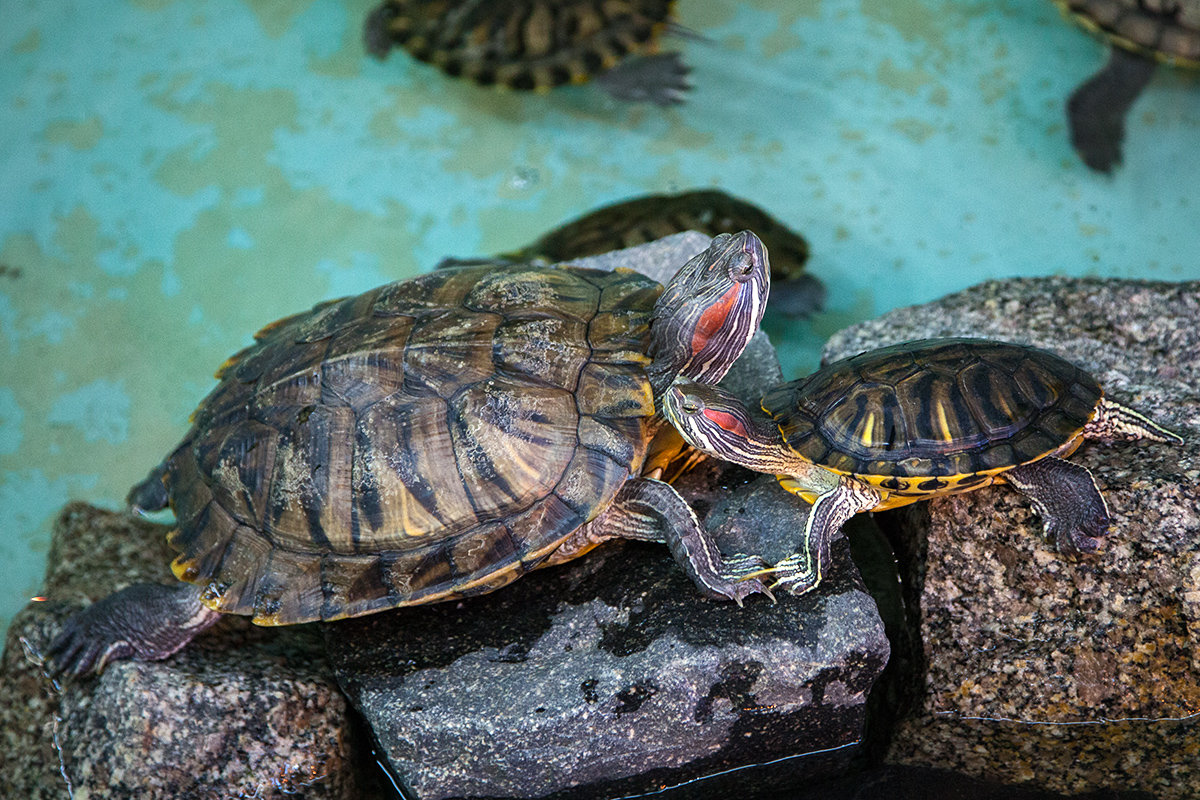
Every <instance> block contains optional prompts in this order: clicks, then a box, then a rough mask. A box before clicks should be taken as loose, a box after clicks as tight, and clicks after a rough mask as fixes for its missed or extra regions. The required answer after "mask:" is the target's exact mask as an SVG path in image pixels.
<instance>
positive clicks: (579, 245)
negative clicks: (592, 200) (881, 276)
mask: <svg viewBox="0 0 1200 800" xmlns="http://www.w3.org/2000/svg"><path fill="white" fill-rule="evenodd" d="M689 230H691V231H700V232H701V233H707V234H708V235H709V236H716V235H717V234H719V233H735V232H737V231H742V230H752V231H754V233H755V234H756V235H757V236H758V237H759V238H760V239H761V240H762V242H763V244H765V245H766V246H767V251H768V252H770V254H771V277H772V279H775V278H783V279H785V280H790V279H797V278H800V277H802V276H804V274H805V272H804V264H805V262H806V261H808V242H807V241H805V239H804V237H803V236H801V235H800V234H798V233H796V232H795V231H793V230H792V229H790V228H789V227H787V226H786V225H784V224H783V223H782V222H780V221H779V220H777V219H775V218H774V217H772V216H771V215H770V214H768V213H767V212H765V211H763V210H762V209H761V208H759V207H758V206H756V205H754V204H753V203H749V202H747V201H745V200H742V199H740V198H737V197H733V196H732V195H729V194H726V193H725V192H722V191H720V190H718V189H695V190H692V191H687V192H681V193H679V194H651V195H644V196H641V197H634V198H631V199H629V200H623V201H621V202H619V203H613V204H612V205H607V206H603V207H601V208H598V209H595V210H593V211H590V212H588V213H587V214H584V215H583V216H581V217H579V218H577V219H574V220H571V221H570V222H567V223H566V224H564V225H561V226H559V227H558V228H555V229H554V230H552V231H550V232H549V233H547V234H545V235H544V236H542V237H541V238H540V239H538V240H537V241H536V242H534V243H533V244H531V245H529V246H528V247H525V248H522V249H521V250H518V251H516V252H514V253H506V254H505V257H508V258H512V259H513V260H527V259H530V258H534V257H541V258H544V259H546V260H547V261H550V262H552V263H554V262H561V261H569V260H571V259H574V258H584V257H586V256H594V255H599V254H600V253H608V252H610V251H613V250H621V249H623V248H626V247H633V246H635V245H639V244H645V243H646V242H653V241H655V240H656V239H661V238H663V237H664V236H670V235H671V234H674V233H681V232H683V231H689Z"/></svg>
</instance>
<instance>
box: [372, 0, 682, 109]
mask: <svg viewBox="0 0 1200 800" xmlns="http://www.w3.org/2000/svg"><path fill="white" fill-rule="evenodd" d="M671 6H672V2H670V0H386V2H385V3H384V5H383V6H381V9H380V13H381V14H382V16H381V19H382V20H383V22H382V30H381V31H380V33H379V35H380V36H384V37H386V38H387V39H388V40H389V41H390V42H391V43H393V44H395V45H398V46H399V47H402V48H404V49H405V50H407V51H408V52H409V53H410V54H411V55H412V56H413V57H415V58H417V59H420V60H421V61H427V62H429V63H432V64H435V65H437V66H438V67H439V68H440V69H442V70H443V71H444V72H446V73H448V74H450V75H453V76H456V77H465V78H469V79H471V80H473V81H475V82H476V83H480V84H483V85H488V86H490V85H501V86H507V87H509V88H512V89H526V90H529V89H550V88H553V87H555V86H561V85H563V84H567V83H582V82H584V81H586V80H588V79H589V78H591V77H594V76H595V75H597V74H599V73H600V72H603V71H605V70H607V69H609V68H611V67H613V66H615V65H616V64H617V63H618V62H620V61H621V60H622V59H624V58H625V57H626V56H629V55H635V54H642V53H649V52H653V50H654V49H655V47H656V46H657V39H658V37H659V36H660V35H661V33H662V31H663V30H664V29H665V27H666V24H667V21H668V19H669V18H670V15H671Z"/></svg>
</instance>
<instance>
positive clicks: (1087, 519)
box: [1004, 456, 1112, 553]
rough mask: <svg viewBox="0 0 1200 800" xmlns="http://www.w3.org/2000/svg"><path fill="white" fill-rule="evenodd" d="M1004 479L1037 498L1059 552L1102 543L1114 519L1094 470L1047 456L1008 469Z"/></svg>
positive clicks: (1086, 549) (1081, 550)
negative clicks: (1097, 484) (1110, 515)
mask: <svg viewBox="0 0 1200 800" xmlns="http://www.w3.org/2000/svg"><path fill="white" fill-rule="evenodd" d="M1004 479H1005V480H1006V481H1007V482H1008V483H1009V484H1011V485H1012V486H1013V487H1014V488H1015V489H1017V490H1018V491H1020V492H1021V493H1022V494H1024V495H1025V496H1026V497H1028V498H1029V499H1030V500H1032V501H1033V506H1034V508H1036V509H1037V512H1038V514H1040V515H1041V517H1042V522H1043V524H1044V525H1045V528H1046V533H1047V534H1049V535H1050V536H1053V537H1054V542H1055V544H1056V545H1057V546H1058V549H1059V552H1063V553H1090V552H1093V551H1094V550H1096V549H1098V548H1099V547H1100V538H1099V537H1101V536H1103V535H1104V534H1105V533H1107V532H1108V529H1109V527H1110V526H1111V525H1112V519H1111V518H1110V517H1109V516H1108V506H1107V505H1105V503H1104V496H1103V495H1101V494H1100V490H1099V489H1098V488H1097V487H1096V481H1095V479H1094V478H1093V477H1092V473H1090V472H1088V471H1087V470H1086V469H1085V468H1083V467H1081V466H1079V465H1078V464H1072V463H1071V462H1070V461H1064V460H1062V459H1061V458H1054V457H1053V456H1047V457H1046V458H1041V459H1038V460H1037V461H1034V462H1032V463H1029V464H1022V465H1020V466H1019V467H1014V468H1012V469H1010V470H1009V471H1008V472H1005V473H1004Z"/></svg>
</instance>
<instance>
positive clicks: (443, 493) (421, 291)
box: [48, 231, 769, 673]
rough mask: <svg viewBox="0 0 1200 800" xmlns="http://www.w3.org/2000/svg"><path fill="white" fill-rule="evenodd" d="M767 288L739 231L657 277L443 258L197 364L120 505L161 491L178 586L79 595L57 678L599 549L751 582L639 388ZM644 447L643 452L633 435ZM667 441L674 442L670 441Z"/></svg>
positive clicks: (686, 371)
mask: <svg viewBox="0 0 1200 800" xmlns="http://www.w3.org/2000/svg"><path fill="white" fill-rule="evenodd" d="M768 287H769V277H768V266H767V261H766V253H765V251H764V250H763V247H762V243H761V242H760V241H759V240H758V238H757V237H756V236H754V234H752V233H750V232H748V231H744V232H742V233H739V234H736V235H728V234H726V235H723V236H718V237H716V238H714V240H713V242H712V244H711V245H710V246H709V248H708V250H707V251H705V252H704V253H701V254H700V255H698V256H696V257H695V258H693V259H692V260H691V261H689V262H688V263H687V264H686V265H684V267H683V268H682V269H681V270H680V271H679V272H678V274H677V275H676V276H675V277H674V278H673V279H672V281H671V282H670V284H669V285H668V286H667V287H666V288H665V289H664V288H663V287H662V286H661V285H660V284H658V283H656V282H654V281H652V280H651V279H649V278H647V277H645V276H644V275H641V274H638V273H635V272H632V271H630V270H617V271H615V272H603V271H598V270H591V269H583V268H573V267H563V268H550V267H538V266H531V265H528V264H519V265H510V266H506V267H494V266H486V267H461V268H456V269H445V270H440V271H436V272H434V273H431V274H428V275H424V276H421V277H419V278H416V279H413V280H410V281H404V282H400V283H393V284H388V285H386V286H382V287H380V288H378V289H375V290H373V291H370V292H367V293H365V294H362V295H359V296H357V297H350V298H346V299H343V300H338V301H332V302H329V303H324V304H321V305H319V306H317V307H315V308H314V309H313V310H312V311H310V312H307V313H303V314H298V315H295V316H292V317H287V318H285V319H282V320H280V321H278V322H276V323H274V324H273V325H270V326H268V327H267V328H265V329H263V331H261V332H260V333H259V334H258V336H257V337H256V338H257V342H256V343H255V344H253V345H251V346H250V347H248V348H246V349H245V350H243V351H241V352H240V353H238V354H237V355H235V356H234V357H233V358H231V359H229V361H228V362H226V364H225V365H224V366H223V367H222V368H221V370H220V372H218V374H217V377H218V379H219V381H220V383H219V384H218V385H217V387H216V388H215V389H214V390H213V392H212V393H211V394H209V395H208V397H207V398H206V399H205V400H204V401H203V402H202V403H201V405H200V407H199V408H198V409H197V410H196V412H195V414H194V415H193V426H192V428H191V431H190V432H189V433H188V434H187V436H186V437H185V438H184V440H183V442H182V443H181V444H180V445H179V446H178V447H177V448H176V449H175V450H174V451H173V452H172V453H171V454H170V455H169V456H168V457H167V458H166V460H165V461H164V462H163V464H162V465H161V466H160V467H159V468H158V470H156V473H152V474H151V477H150V478H149V479H147V481H146V482H145V483H143V484H142V485H140V486H139V487H136V488H135V489H134V491H133V492H132V493H131V495H130V502H131V504H133V505H134V506H135V507H141V508H149V509H157V508H162V507H165V506H166V505H167V503H168V501H169V502H170V505H171V507H172V509H173V510H174V512H175V517H176V525H177V527H176V528H175V529H174V530H173V531H172V532H171V533H170V535H169V539H168V540H169V542H170V544H171V545H172V547H173V548H174V549H175V550H177V551H178V553H179V555H178V556H177V557H176V558H175V560H174V562H173V563H172V569H173V571H174V573H175V575H176V576H177V577H178V578H179V579H180V581H181V582H180V583H177V584H174V585H171V586H163V585H157V584H137V585H134V586H130V587H129V588H126V589H123V590H121V591H118V592H116V593H114V594H112V595H109V596H108V597H107V598H105V599H103V600H101V601H99V602H97V603H95V604H93V605H92V606H90V607H88V608H86V609H84V610H83V611H81V612H80V613H79V614H77V615H76V616H75V617H73V618H72V620H71V621H70V622H69V623H68V625H67V627H66V628H65V630H64V631H63V632H62V633H61V634H60V635H59V636H58V637H57V638H56V640H55V641H54V642H53V643H52V644H51V646H50V649H49V651H48V656H49V657H50V660H51V662H52V663H53V664H54V665H55V666H56V668H58V669H60V670H63V671H66V672H71V673H83V672H86V671H89V670H91V669H96V670H100V669H103V667H104V665H105V663H106V662H108V661H111V660H112V659H118V658H128V657H132V658H138V659H143V660H149V659H160V658H165V657H166V656H168V655H170V654H172V653H174V652H176V651H177V650H179V648H181V647H183V646H184V645H185V644H187V642H188V641H190V640H191V639H192V637H194V636H195V635H196V634H197V633H199V632H200V631H202V630H204V629H205V628H207V627H208V626H209V625H211V624H213V623H214V622H215V621H216V620H217V619H218V617H219V616H220V614H223V613H224V614H243V615H249V616H251V617H252V618H253V621H254V622H256V623H258V624H261V625H285V624H291V623H301V622H309V621H313V620H335V619H339V618H343V617H354V616H359V615H363V614H370V613H373V612H376V611H381V610H384V609H389V608H395V607H398V606H407V605H414V604H420V603H431V602H436V601H440V600H447V599H452V598H459V597H464V596H469V595H475V594H480V593H483V592H489V591H492V590H494V589H497V588H499V587H501V586H504V585H505V584H507V583H509V582H511V581H513V580H515V579H516V578H518V577H519V576H520V575H522V574H523V573H525V572H527V571H529V570H531V569H534V568H536V567H540V566H544V565H547V564H556V563H559V562H562V561H565V560H567V559H571V558H575V557H576V556H579V555H582V554H583V553H585V552H587V551H588V550H590V549H591V548H592V547H594V546H595V545H596V544H598V543H599V542H601V541H604V540H606V539H611V538H616V537H624V538H631V539H644V540H656V541H665V542H666V543H667V544H668V545H669V546H670V548H671V551H672V553H673V554H674V555H675V557H676V559H677V561H678V562H679V563H680V565H681V566H682V567H683V569H684V570H685V571H686V572H687V573H688V575H689V576H690V577H691V578H692V579H693V580H694V581H695V582H696V584H697V585H698V587H699V588H700V590H701V591H702V592H703V593H704V594H706V595H708V596H711V597H717V598H732V599H734V600H736V601H738V602H739V603H740V602H741V601H742V598H744V597H746V596H748V595H751V594H754V593H756V592H764V591H766V590H765V588H764V586H763V585H762V584H761V583H760V582H759V581H758V580H757V579H753V578H751V579H749V580H739V578H741V576H742V575H743V574H744V573H745V572H746V571H748V570H752V569H755V568H758V567H760V566H762V564H763V562H762V561H761V560H760V559H758V558H755V557H751V556H742V557H737V558H735V559H729V560H724V559H723V558H722V556H721V554H720V553H719V552H718V551H717V549H716V547H715V545H714V544H713V541H712V539H711V538H710V537H709V536H708V534H707V533H706V532H705V531H704V529H703V528H702V527H701V526H700V524H699V522H698V521H697V519H696V516H695V514H694V513H693V512H692V511H691V509H690V508H689V506H688V504H687V503H686V502H685V501H684V500H683V499H682V498H681V497H680V496H679V494H678V493H677V492H676V491H675V490H674V489H673V488H672V487H671V486H670V485H669V484H667V483H664V482H662V481H660V480H656V479H654V478H653V477H650V476H648V475H646V474H645V473H646V472H647V467H648V465H647V464H646V460H647V453H648V451H649V450H650V448H651V445H652V439H654V436H655V433H656V432H658V431H659V429H660V428H661V429H662V430H663V432H664V433H666V434H671V436H672V437H673V438H674V440H675V441H676V442H678V437H674V434H673V432H672V431H671V429H670V427H669V426H665V425H664V423H663V421H662V418H661V416H660V415H659V414H658V413H656V398H658V397H659V396H661V393H662V392H663V391H665V390H666V389H667V388H668V387H669V386H670V384H671V382H672V381H673V380H674V379H675V377H676V376H678V375H686V376H687V377H688V378H689V379H691V380H695V381H700V382H710V381H713V382H715V381H717V380H720V378H721V377H722V376H723V375H724V374H725V372H726V371H727V370H728V369H729V367H730V366H731V365H732V363H733V361H734V360H735V359H736V358H737V356H738V355H739V354H740V353H741V351H742V349H743V348H744V347H745V345H746V343H747V342H748V341H749V339H750V337H751V336H752V335H753V333H754V331H755V329H756V327H757V324H758V321H759V319H760V318H761V316H762V310H763V307H764V305H765V303H766V297H767V292H768ZM653 444H655V445H656V446H657V442H654V443H653ZM680 446H681V445H680Z"/></svg>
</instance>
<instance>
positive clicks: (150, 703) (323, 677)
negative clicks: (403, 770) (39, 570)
mask: <svg viewBox="0 0 1200 800" xmlns="http://www.w3.org/2000/svg"><path fill="white" fill-rule="evenodd" d="M166 531H167V526H164V525H155V524H152V523H150V522H146V521H144V520H140V519H136V518H133V517H131V516H129V515H126V514H115V513H112V512H107V511H102V510H100V509H97V508H93V507H91V506H87V505H84V504H81V503H76V504H72V505H69V506H67V507H66V508H65V509H64V510H63V512H62V514H61V515H60V517H59V519H58V521H57V523H56V525H55V527H54V538H53V542H52V544H51V550H50V557H49V565H50V566H49V569H48V572H47V576H46V582H45V589H44V590H43V594H44V595H45V596H46V597H47V598H48V599H47V600H46V601H44V602H34V603H31V604H30V605H29V606H28V607H26V608H25V609H24V610H23V611H22V612H21V613H20V614H18V615H17V617H16V618H15V619H14V620H13V624H12V626H11V628H10V629H9V632H8V641H7V642H6V646H5V650H4V655H3V660H2V661H0V731H2V732H3V734H2V735H3V740H2V741H0V747H3V753H4V755H3V758H0V761H3V763H4V767H3V768H2V769H0V797H6V798H8V797H11V798H18V797H20V798H26V799H27V800H36V799H37V798H55V800H57V799H58V798H61V797H68V796H69V797H87V798H89V799H90V800H101V799H102V798H114V800H115V799H116V798H128V797H138V798H172V799H174V798H201V797H235V796H236V797H259V798H270V797H285V796H286V797H303V798H361V797H372V796H375V795H372V794H370V792H369V789H368V787H367V786H366V785H365V784H364V781H363V780H362V779H361V778H360V777H359V776H358V775H357V773H356V771H355V770H356V768H357V761H358V760H359V759H358V754H357V749H358V748H357V737H356V736H355V734H354V731H353V730H352V729H351V726H350V721H349V719H348V715H347V711H348V708H347V704H346V701H345V698H344V697H343V696H342V695H341V693H340V692H339V691H338V689H337V684H336V683H335V682H334V681H333V680H332V678H331V677H330V672H329V668H328V666H327V665H326V663H325V658H324V654H323V652H322V647H321V643H320V638H319V636H318V635H317V631H316V630H315V628H313V627H312V626H301V627H293V628H286V629H279V630H276V631H267V630H263V629H258V628H255V627H254V626H253V625H250V624H249V623H248V622H247V621H246V620H244V619H242V618H227V619H225V620H222V622H221V623H219V624H218V625H217V626H216V627H214V628H213V629H212V630H210V631H208V632H206V633H205V634H203V635H201V636H200V637H199V638H197V640H196V641H195V642H193V643H192V644H191V645H190V646H189V647H188V648H186V649H185V650H183V651H182V652H180V653H179V654H177V655H176V656H174V657H172V658H171V659H169V660H167V661H162V662H155V663H142V662H130V661H125V662H117V663H114V664H111V665H109V667H108V669H107V670H105V672H104V674H103V675H101V676H100V677H99V678H98V679H86V680H79V681H75V682H69V683H66V684H64V685H59V684H57V683H55V682H52V681H51V680H50V679H49V678H47V677H46V675H45V674H44V673H43V671H42V669H41V666H40V663H39V658H38V655H37V654H38V653H40V652H41V651H43V650H44V649H45V647H46V645H47V643H48V642H49V641H50V639H51V638H52V637H53V636H54V635H55V634H56V633H57V632H58V631H59V630H61V628H62V623H63V622H64V621H65V619H66V618H67V617H68V616H69V615H70V614H71V613H74V612H75V611H77V610H78V609H79V608H81V607H82V606H83V605H84V603H85V602H87V601H92V600H96V599H99V598H100V597H103V596H104V595H106V594H108V593H109V592H111V591H114V590H116V589H118V588H120V587H121V586H124V585H126V584H128V583H132V582H135V581H139V580H140V581H146V580H150V581H160V582H167V581H170V580H174V578H173V577H172V576H171V574H170V571H169V570H168V569H167V565H168V564H169V563H170V558H171V556H170V553H169V550H168V548H167V545H166Z"/></svg>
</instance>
